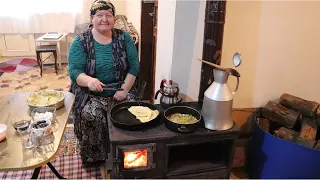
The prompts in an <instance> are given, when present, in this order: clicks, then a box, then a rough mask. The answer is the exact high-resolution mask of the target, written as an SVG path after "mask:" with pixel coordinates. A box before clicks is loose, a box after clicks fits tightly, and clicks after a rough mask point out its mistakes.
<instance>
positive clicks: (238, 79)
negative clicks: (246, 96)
mask: <svg viewBox="0 0 320 180" xmlns="http://www.w3.org/2000/svg"><path fill="white" fill-rule="evenodd" d="M239 83H240V78H239V77H238V76H237V85H236V89H235V90H234V91H233V92H232V94H235V93H236V92H237V90H238V88H239Z"/></svg>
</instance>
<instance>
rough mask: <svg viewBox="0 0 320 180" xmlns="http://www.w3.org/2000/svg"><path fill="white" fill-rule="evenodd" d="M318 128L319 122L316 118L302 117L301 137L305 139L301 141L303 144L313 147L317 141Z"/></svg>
mask: <svg viewBox="0 0 320 180" xmlns="http://www.w3.org/2000/svg"><path fill="white" fill-rule="evenodd" d="M317 130H318V122H317V120H316V119H310V118H308V117H303V118H302V119H301V130H300V138H302V139H303V140H304V141H301V142H302V143H303V145H305V146H307V147H310V148H312V147H313V146H314V144H315V142H316V136H317Z"/></svg>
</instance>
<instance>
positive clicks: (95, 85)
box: [88, 78, 104, 92]
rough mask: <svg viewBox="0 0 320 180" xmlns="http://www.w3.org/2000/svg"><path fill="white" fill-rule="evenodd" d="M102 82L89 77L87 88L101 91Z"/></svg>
mask: <svg viewBox="0 0 320 180" xmlns="http://www.w3.org/2000/svg"><path fill="white" fill-rule="evenodd" d="M102 86H104V84H103V83H102V82H100V81H99V79H97V78H91V79H89V80H88V88H89V89H90V90H91V91H94V92H102V91H103V88H102Z"/></svg>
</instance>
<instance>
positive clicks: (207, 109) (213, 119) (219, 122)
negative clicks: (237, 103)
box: [201, 53, 242, 130]
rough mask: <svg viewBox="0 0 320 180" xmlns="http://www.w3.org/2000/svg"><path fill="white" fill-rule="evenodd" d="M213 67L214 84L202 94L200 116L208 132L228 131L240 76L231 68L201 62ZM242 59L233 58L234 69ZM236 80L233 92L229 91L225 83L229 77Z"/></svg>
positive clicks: (236, 55)
mask: <svg viewBox="0 0 320 180" xmlns="http://www.w3.org/2000/svg"><path fill="white" fill-rule="evenodd" d="M201 61H202V62H204V63H206V64H209V65H211V66H213V67H215V68H214V69H213V75H214V76H213V77H214V82H213V83H212V84H211V85H210V86H209V88H208V89H207V90H206V91H205V92H204V100H203V105H202V109H201V114H202V117H203V120H204V124H205V127H206V128H207V129H210V130H228V129H230V128H232V127H233V125H234V122H233V120H232V105H233V95H234V94H235V93H236V91H237V90H238V87H239V81H240V79H239V78H240V74H239V72H238V71H237V70H235V69H233V68H223V67H221V66H218V65H216V64H213V63H210V62H207V61H204V60H201ZM241 61H242V58H241V55H240V54H239V53H236V54H235V55H234V56H233V63H234V66H235V67H238V66H239V65H240V64H241ZM230 75H231V76H235V77H236V78H237V85H236V88H235V90H234V91H231V90H230V88H229V86H228V84H227V81H228V78H229V76H230Z"/></svg>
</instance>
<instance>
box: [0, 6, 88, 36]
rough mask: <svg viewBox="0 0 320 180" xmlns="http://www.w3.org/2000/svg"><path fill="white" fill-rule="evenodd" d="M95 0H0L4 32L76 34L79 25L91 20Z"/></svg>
mask: <svg viewBox="0 0 320 180" xmlns="http://www.w3.org/2000/svg"><path fill="white" fill-rule="evenodd" d="M92 1H93V0H5V1H2V0H1V1H0V34H1V33H3V34H4V33H47V32H68V33H73V32H74V30H75V26H76V25H77V24H81V23H86V22H89V20H90V13H89V10H90V7H91V3H92Z"/></svg>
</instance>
